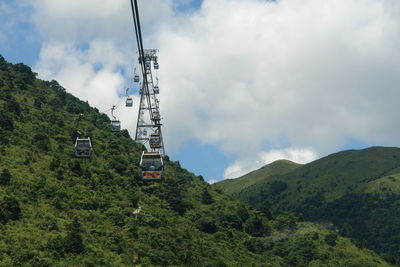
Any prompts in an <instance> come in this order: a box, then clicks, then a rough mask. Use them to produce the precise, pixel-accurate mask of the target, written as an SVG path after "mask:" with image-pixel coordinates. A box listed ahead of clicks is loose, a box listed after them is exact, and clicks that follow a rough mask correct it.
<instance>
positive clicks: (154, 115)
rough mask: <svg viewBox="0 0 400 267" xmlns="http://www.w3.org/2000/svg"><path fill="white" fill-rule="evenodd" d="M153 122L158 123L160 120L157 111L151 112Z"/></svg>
mask: <svg viewBox="0 0 400 267" xmlns="http://www.w3.org/2000/svg"><path fill="white" fill-rule="evenodd" d="M151 119H152V120H153V121H159V120H160V119H161V118H160V112H158V111H153V117H152V118H151Z"/></svg>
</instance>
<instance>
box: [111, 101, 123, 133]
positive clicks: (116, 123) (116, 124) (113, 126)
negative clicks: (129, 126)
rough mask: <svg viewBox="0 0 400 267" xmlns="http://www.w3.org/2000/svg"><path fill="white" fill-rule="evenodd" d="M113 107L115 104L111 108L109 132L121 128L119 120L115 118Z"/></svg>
mask: <svg viewBox="0 0 400 267" xmlns="http://www.w3.org/2000/svg"><path fill="white" fill-rule="evenodd" d="M114 109H115V106H113V107H112V108H111V116H113V118H114V119H113V120H111V124H110V130H111V132H118V131H120V130H121V122H120V121H119V120H117V119H116V118H115V116H114Z"/></svg>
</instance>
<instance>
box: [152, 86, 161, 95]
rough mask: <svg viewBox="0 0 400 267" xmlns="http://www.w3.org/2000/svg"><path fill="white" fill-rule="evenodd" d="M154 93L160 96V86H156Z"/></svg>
mask: <svg viewBox="0 0 400 267" xmlns="http://www.w3.org/2000/svg"><path fill="white" fill-rule="evenodd" d="M153 91H154V93H155V94H159V93H160V88H158V86H157V85H156V86H154V88H153Z"/></svg>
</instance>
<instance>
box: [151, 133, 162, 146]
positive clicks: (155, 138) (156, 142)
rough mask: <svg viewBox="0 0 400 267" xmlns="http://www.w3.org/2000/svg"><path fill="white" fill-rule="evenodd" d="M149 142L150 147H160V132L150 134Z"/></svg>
mask: <svg viewBox="0 0 400 267" xmlns="http://www.w3.org/2000/svg"><path fill="white" fill-rule="evenodd" d="M149 144H150V147H151V148H160V147H161V138H160V134H158V133H153V134H151V135H150V140H149Z"/></svg>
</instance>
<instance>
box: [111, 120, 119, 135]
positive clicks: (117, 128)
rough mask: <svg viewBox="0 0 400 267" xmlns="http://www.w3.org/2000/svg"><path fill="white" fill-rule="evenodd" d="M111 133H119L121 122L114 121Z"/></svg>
mask: <svg viewBox="0 0 400 267" xmlns="http://www.w3.org/2000/svg"><path fill="white" fill-rule="evenodd" d="M110 129H111V132H118V131H120V130H121V122H120V121H118V120H112V121H111V124H110Z"/></svg>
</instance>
